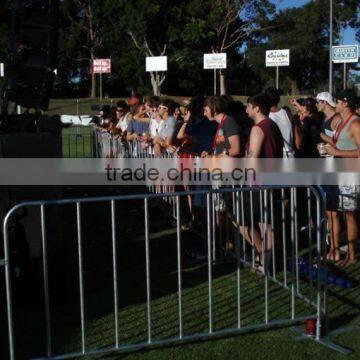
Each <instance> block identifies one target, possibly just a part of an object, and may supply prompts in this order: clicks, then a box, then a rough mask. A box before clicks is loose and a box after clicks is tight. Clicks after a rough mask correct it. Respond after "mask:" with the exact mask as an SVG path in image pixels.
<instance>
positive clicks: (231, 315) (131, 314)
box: [17, 202, 360, 359]
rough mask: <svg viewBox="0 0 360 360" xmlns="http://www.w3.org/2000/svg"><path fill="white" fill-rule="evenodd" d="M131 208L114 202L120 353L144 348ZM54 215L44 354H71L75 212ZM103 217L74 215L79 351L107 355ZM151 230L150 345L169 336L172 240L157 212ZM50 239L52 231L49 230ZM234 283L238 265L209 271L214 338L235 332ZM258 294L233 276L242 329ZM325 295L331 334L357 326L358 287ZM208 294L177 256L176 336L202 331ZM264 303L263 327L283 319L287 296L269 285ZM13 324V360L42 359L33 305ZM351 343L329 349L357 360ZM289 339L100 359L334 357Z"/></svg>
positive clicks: (108, 279)
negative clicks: (16, 358) (58, 239)
mask: <svg viewBox="0 0 360 360" xmlns="http://www.w3.org/2000/svg"><path fill="white" fill-rule="evenodd" d="M140 205H141V204H140V202H125V203H118V204H117V208H116V214H117V217H116V224H117V234H118V236H117V241H118V244H117V254H118V274H119V275H118V276H119V324H120V327H119V329H120V342H121V344H122V345H124V344H134V343H137V342H144V341H146V339H147V331H146V329H147V321H146V314H147V312H146V287H145V284H146V282H145V251H144V221H143V211H142V210H141V208H140ZM48 211H51V209H48ZM63 211H64V214H66V215H67V216H64V217H63V220H61V219H60V220H59V223H58V224H56V226H58V227H59V228H61V229H63V241H64V246H65V248H64V254H65V255H64V257H63V258H61V259H58V261H59V263H60V264H61V273H60V275H61V276H59V274H54V273H51V272H50V277H49V282H50V285H51V286H50V288H51V292H50V300H51V304H52V306H51V316H52V335H53V349H54V352H55V353H57V354H61V353H64V352H73V351H75V352H77V351H80V349H81V335H80V313H79V294H78V286H79V284H78V278H77V246H76V224H75V217H74V216H72V217H71V216H69V215H71V214H72V215H74V214H75V212H74V208H73V207H71V208H70V207H64V209H63ZM109 215H110V211H109V206H108V204H89V205H84V206H83V208H82V220H83V224H86V226H83V239H84V249H83V253H84V280H85V291H86V300H85V309H86V344H87V349H88V350H95V349H99V348H104V347H109V346H113V345H114V341H115V340H114V334H115V332H114V315H113V283H112V281H113V280H112V253H111V231H110V229H111V228H110V226H109V225H110V217H109ZM69 219H71V220H69ZM89 219H92V221H89ZM150 223H151V228H150V252H151V285H152V294H151V296H152V326H153V334H152V335H153V339H155V340H159V339H166V338H169V337H176V336H177V335H178V326H179V322H178V302H177V299H178V298H177V267H176V260H177V258H176V232H175V231H174V227H173V226H172V225H171V224H170V221H168V220H167V219H166V216H164V213H163V212H161V211H159V209H158V208H151V209H150ZM53 231H56V228H54V229H53ZM195 240H196V238H195V237H194V235H193V234H191V233H188V232H184V233H182V243H183V246H184V247H185V246H186V244H189V243H191V242H193V241H195ZM280 270H281V269H279V271H280ZM347 275H348V276H349V277H351V278H352V279H355V280H356V279H357V280H359V279H360V267H359V266H357V267H355V268H352V269H349V270H348V271H347ZM236 276H237V266H236V263H234V262H233V261H231V260H230V261H227V262H225V263H221V264H218V265H214V266H213V278H214V281H213V319H214V330H220V329H225V328H233V327H235V326H237V281H236ZM279 279H281V274H280V275H279ZM39 281H40V280H39ZM61 282H63V283H64V284H66V286H65V290H66V291H64V289H63V288H62V287H61V284H60V283H61ZM263 285H264V280H263V278H261V277H258V276H256V275H254V274H252V273H251V272H250V271H249V270H248V269H246V268H245V269H242V270H241V318H242V323H241V325H242V326H246V325H250V324H262V323H263V322H264V291H263ZM307 289H308V285H307V284H306V283H304V282H301V291H302V292H305V291H306V290H307ZM329 290H330V291H329V315H330V320H331V323H332V325H333V326H334V327H336V328H338V327H341V326H348V325H357V326H359V325H360V319H359V309H360V297H359V295H360V289H359V287H354V288H353V289H341V288H339V287H336V286H331V287H330V289H329ZM207 294H208V282H207V265H206V264H202V265H201V264H199V265H194V264H190V263H189V262H188V261H187V260H186V258H185V257H184V258H183V316H184V334H185V335H191V334H195V333H199V332H200V333H201V332H206V331H207V330H208V300H207ZM269 294H270V296H269V316H270V320H275V319H286V318H289V317H290V309H291V307H290V300H291V298H290V292H289V291H286V290H284V289H282V288H281V287H279V286H278V285H276V284H273V283H272V282H270V286H269ZM311 313H314V311H313V308H310V306H309V305H307V304H305V303H304V302H303V301H301V300H297V301H296V315H299V316H301V315H309V314H311ZM17 319H18V321H17V324H18V327H17V335H18V337H19V341H18V347H17V348H18V351H19V353H20V354H19V355H21V356H20V357H21V358H22V357H29V356H30V355H31V356H41V355H45V341H44V333H43V324H44V322H43V309H42V303H41V304H40V303H39V304H38V305H37V306H36V307H35V308H31V307H30V308H27V307H24V308H22V309H21V311H20V312H19V314H18V315H17ZM20 319H21V320H20ZM19 324H21V327H20V326H19ZM359 329H360V328H359ZM359 336H360V332H359V331H352V332H350V333H348V334H342V335H339V336H336V337H334V338H333V340H334V341H336V342H337V343H338V344H340V345H343V346H346V347H348V348H350V349H352V350H354V353H353V354H352V355H350V356H348V357H347V358H348V359H357V358H358V357H359V354H360V342H359V341H358V339H359ZM297 337H298V335H296V334H294V333H293V332H292V331H291V330H290V329H289V328H282V329H277V330H270V331H263V332H259V333H256V334H247V335H239V336H231V337H227V338H223V339H219V340H213V341H206V342H199V343H192V344H187V345H181V346H172V347H166V348H162V349H154V350H151V351H143V352H138V353H130V354H111V355H108V356H107V357H108V358H112V359H115V358H116V359H117V358H126V359H142V358H146V359H198V358H206V359H207V358H210V359H215V358H216V359H217V358H219V357H226V358H230V359H231V358H239V357H242V358H245V359H265V358H266V359H268V358H274V359H278V358H280V359H282V358H284V359H285V358H286V359H287V358H297V359H307V358H309V357H311V358H316V359H322V358H328V359H340V358H343V357H342V356H341V355H339V354H337V353H336V352H334V351H332V350H329V349H327V348H325V347H323V346H322V345H319V344H316V343H315V342H312V341H310V340H306V341H298V340H297ZM103 357H104V356H103ZM103 357H99V356H98V357H91V358H103ZM89 358H90V357H89Z"/></svg>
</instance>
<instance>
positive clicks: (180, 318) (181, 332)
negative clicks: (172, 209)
mask: <svg viewBox="0 0 360 360" xmlns="http://www.w3.org/2000/svg"><path fill="white" fill-rule="evenodd" d="M176 234H177V262H178V264H177V266H178V296H179V338H180V339H182V338H183V311H182V310H183V309H182V274H181V231H180V198H179V196H176Z"/></svg>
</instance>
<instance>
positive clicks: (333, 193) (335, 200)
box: [321, 185, 339, 210]
mask: <svg viewBox="0 0 360 360" xmlns="http://www.w3.org/2000/svg"><path fill="white" fill-rule="evenodd" d="M321 188H322V190H323V191H324V193H325V195H326V209H327V210H336V209H338V207H339V187H338V186H335V185H334V186H330V185H324V186H321Z"/></svg>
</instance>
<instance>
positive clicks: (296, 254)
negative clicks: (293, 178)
mask: <svg viewBox="0 0 360 360" xmlns="http://www.w3.org/2000/svg"><path fill="white" fill-rule="evenodd" d="M294 207H295V211H294V216H295V217H294V222H295V261H296V262H295V264H296V267H295V271H296V293H297V294H299V229H298V207H297V188H294Z"/></svg>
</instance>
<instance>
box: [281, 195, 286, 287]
mask: <svg viewBox="0 0 360 360" xmlns="http://www.w3.org/2000/svg"><path fill="white" fill-rule="evenodd" d="M281 223H282V240H283V272H284V287H287V266H286V217H285V190H284V189H281Z"/></svg>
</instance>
